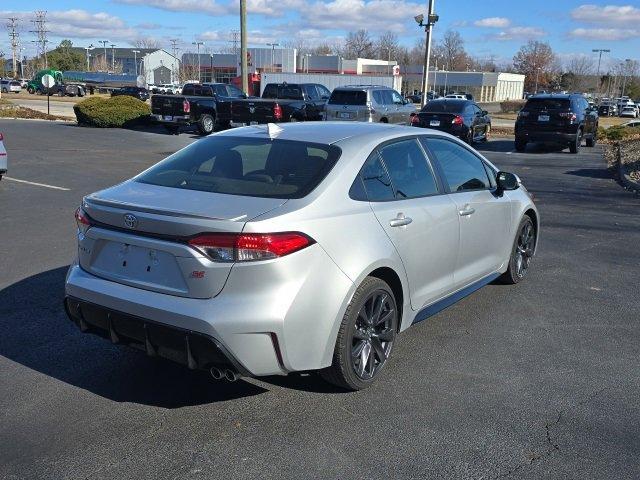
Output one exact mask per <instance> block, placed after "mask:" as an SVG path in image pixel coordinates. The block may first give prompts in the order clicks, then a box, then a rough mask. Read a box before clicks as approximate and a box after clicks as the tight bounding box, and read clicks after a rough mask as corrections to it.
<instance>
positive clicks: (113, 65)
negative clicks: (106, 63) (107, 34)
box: [111, 43, 116, 73]
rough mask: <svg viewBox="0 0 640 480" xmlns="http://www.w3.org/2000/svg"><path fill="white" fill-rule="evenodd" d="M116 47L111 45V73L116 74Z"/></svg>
mask: <svg viewBox="0 0 640 480" xmlns="http://www.w3.org/2000/svg"><path fill="white" fill-rule="evenodd" d="M115 49H116V46H115V44H113V43H112V44H111V71H112V72H113V73H116V50H115Z"/></svg>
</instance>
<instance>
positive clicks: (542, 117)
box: [538, 115, 549, 122]
mask: <svg viewBox="0 0 640 480" xmlns="http://www.w3.org/2000/svg"><path fill="white" fill-rule="evenodd" d="M538 121H539V122H548V121H549V115H538Z"/></svg>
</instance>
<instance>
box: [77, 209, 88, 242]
mask: <svg viewBox="0 0 640 480" xmlns="http://www.w3.org/2000/svg"><path fill="white" fill-rule="evenodd" d="M76 223H77V224H78V233H81V234H82V235H84V234H85V233H87V230H89V228H90V227H91V218H89V215H87V213H86V212H85V211H84V210H82V207H78V209H77V210H76Z"/></svg>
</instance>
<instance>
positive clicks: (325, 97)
mask: <svg viewBox="0 0 640 480" xmlns="http://www.w3.org/2000/svg"><path fill="white" fill-rule="evenodd" d="M320 98H321V99H322V100H329V97H328V96H327V95H323V96H322V97H320Z"/></svg>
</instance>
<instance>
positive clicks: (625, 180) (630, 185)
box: [615, 142, 640, 195]
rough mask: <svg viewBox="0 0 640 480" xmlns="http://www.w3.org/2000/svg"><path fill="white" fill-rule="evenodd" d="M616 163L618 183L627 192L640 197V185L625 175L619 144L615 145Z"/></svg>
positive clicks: (625, 170)
mask: <svg viewBox="0 0 640 480" xmlns="http://www.w3.org/2000/svg"><path fill="white" fill-rule="evenodd" d="M615 148H616V163H617V164H618V176H619V177H620V181H621V182H622V185H623V186H624V188H626V189H627V190H631V191H632V192H634V193H635V194H636V195H640V183H639V182H637V181H635V180H633V179H632V178H631V177H630V176H629V174H628V173H627V169H626V167H625V166H624V164H623V163H622V158H621V157H622V154H621V153H620V142H618V143H617V145H616V147H615Z"/></svg>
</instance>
